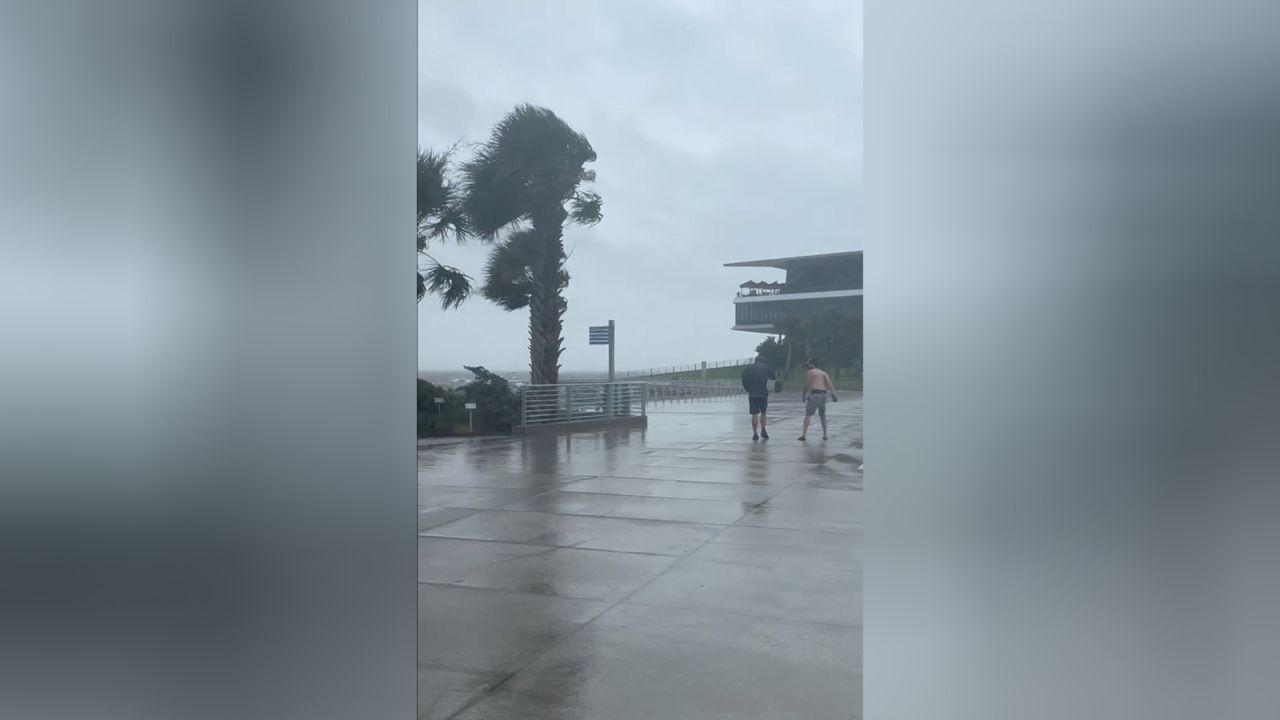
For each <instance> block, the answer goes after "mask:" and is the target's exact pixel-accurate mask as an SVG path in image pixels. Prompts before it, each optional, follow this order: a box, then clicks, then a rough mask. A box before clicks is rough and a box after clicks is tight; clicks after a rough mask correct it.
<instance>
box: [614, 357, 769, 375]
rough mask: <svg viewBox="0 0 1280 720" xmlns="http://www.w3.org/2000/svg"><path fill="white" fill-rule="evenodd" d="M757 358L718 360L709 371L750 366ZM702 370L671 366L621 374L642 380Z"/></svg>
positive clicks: (700, 367) (628, 371)
mask: <svg viewBox="0 0 1280 720" xmlns="http://www.w3.org/2000/svg"><path fill="white" fill-rule="evenodd" d="M754 361H755V358H745V359H740V360H718V361H716V362H709V363H707V369H708V370H715V369H718V368H726V367H743V366H746V365H750V364H751V363H752V362H754ZM699 370H702V363H693V364H692V365H670V366H667V367H656V368H646V369H644V370H627V371H624V372H622V373H619V375H620V376H621V377H627V378H633V377H634V378H640V377H645V378H648V377H657V376H660V375H675V374H677V373H687V372H697V371H699Z"/></svg>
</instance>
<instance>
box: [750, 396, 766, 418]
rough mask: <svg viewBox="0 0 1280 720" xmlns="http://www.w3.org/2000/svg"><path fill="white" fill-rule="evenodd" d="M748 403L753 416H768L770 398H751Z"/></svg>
mask: <svg viewBox="0 0 1280 720" xmlns="http://www.w3.org/2000/svg"><path fill="white" fill-rule="evenodd" d="M747 403H748V404H749V405H750V406H751V410H750V412H751V414H752V415H767V414H768V413H769V396H768V395H765V396H764V397H754V396H753V397H749V398H747Z"/></svg>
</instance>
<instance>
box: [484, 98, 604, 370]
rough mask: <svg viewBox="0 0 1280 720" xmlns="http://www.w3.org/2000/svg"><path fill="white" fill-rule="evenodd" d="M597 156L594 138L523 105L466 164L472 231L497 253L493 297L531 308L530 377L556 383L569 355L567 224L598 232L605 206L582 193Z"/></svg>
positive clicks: (489, 281) (510, 306) (490, 276)
mask: <svg viewBox="0 0 1280 720" xmlns="http://www.w3.org/2000/svg"><path fill="white" fill-rule="evenodd" d="M595 159H596V152H595V150H594V149H592V147H591V143H589V142H587V139H586V137H584V136H583V135H582V134H581V133H579V132H577V131H575V130H574V129H573V128H571V127H569V125H568V124H567V123H565V122H564V121H563V120H561V119H560V118H559V117H557V116H556V114H555V113H553V112H551V111H550V110H548V109H546V108H541V107H535V106H533V105H520V106H518V107H516V108H515V109H514V110H512V111H511V112H509V113H507V115H506V117H504V118H503V119H502V120H501V121H500V122H499V123H498V124H497V126H496V127H494V129H493V133H492V135H491V137H490V138H489V140H488V142H486V143H485V144H484V145H482V146H481V147H480V149H479V150H478V151H477V152H476V155H475V157H474V158H473V159H472V160H471V161H470V162H468V163H466V164H465V165H463V168H462V171H463V177H464V183H463V185H464V190H465V193H464V196H463V201H462V208H463V210H464V213H465V216H466V218H467V222H468V224H469V226H470V228H471V230H472V231H473V232H474V233H475V234H477V235H478V236H480V237H482V238H484V239H487V240H496V239H498V238H499V237H500V236H501V235H502V234H503V233H504V232H505V233H508V237H506V238H505V240H504V242H502V243H500V244H499V246H498V247H497V248H495V249H494V256H493V257H492V258H491V259H490V263H489V268H488V269H487V270H486V283H485V285H486V291H485V296H486V297H489V298H490V299H494V301H495V302H497V303H498V304H499V306H501V307H503V308H505V309H507V310H515V309H518V308H523V307H526V306H527V307H528V308H529V374H530V376H531V382H533V383H536V384H543V383H556V382H558V380H559V378H560V355H561V353H562V352H563V351H564V338H563V329H564V323H563V317H564V312H565V310H566V308H567V305H566V302H565V299H564V293H563V290H564V287H565V285H566V284H567V283H568V275H567V274H566V273H565V271H564V263H565V259H566V254H565V250H564V225H565V223H566V222H575V223H579V224H583V225H594V224H596V223H598V222H600V220H601V216H602V215H601V208H602V201H601V199H600V196H599V195H597V194H596V193H594V192H590V191H587V190H582V189H581V186H582V185H583V184H585V183H590V182H592V181H594V180H595V171H593V170H587V169H586V165H587V163H590V162H594V161H595Z"/></svg>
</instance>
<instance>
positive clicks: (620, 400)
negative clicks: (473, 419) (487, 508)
mask: <svg viewBox="0 0 1280 720" xmlns="http://www.w3.org/2000/svg"><path fill="white" fill-rule="evenodd" d="M743 392H744V390H743V389H742V384H741V383H739V382H737V381H735V380H720V381H713V382H706V383H699V382H680V381H671V382H648V383H641V382H621V383H604V382H584V383H564V384H560V385H528V386H526V387H525V388H524V390H523V392H521V393H520V426H519V429H520V431H522V432H527V431H529V430H530V429H533V428H537V427H540V426H557V425H583V424H614V423H618V424H623V423H639V424H644V423H646V421H647V418H648V414H647V403H649V402H651V401H652V402H659V401H662V400H679V399H690V398H715V397H729V396H733V395H741V394H743Z"/></svg>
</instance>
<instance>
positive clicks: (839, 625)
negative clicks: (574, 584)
mask: <svg viewBox="0 0 1280 720" xmlns="http://www.w3.org/2000/svg"><path fill="white" fill-rule="evenodd" d="M618 604H619V605H631V606H633V607H647V608H657V609H659V610H681V611H684V612H700V613H706V614H708V615H730V616H733V617H738V618H742V619H744V620H772V621H774V622H782V623H795V624H797V625H813V626H816V627H833V628H840V629H842V630H861V629H862V625H851V624H848V623H834V622H829V621H825V620H803V619H800V618H793V617H792V618H787V617H782V616H780V615H759V614H756V613H744V612H741V611H738V610H724V609H720V608H716V609H715V610H710V609H708V608H696V607H680V606H679V605H659V604H657V603H642V602H628V603H618ZM610 609H612V608H610Z"/></svg>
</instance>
